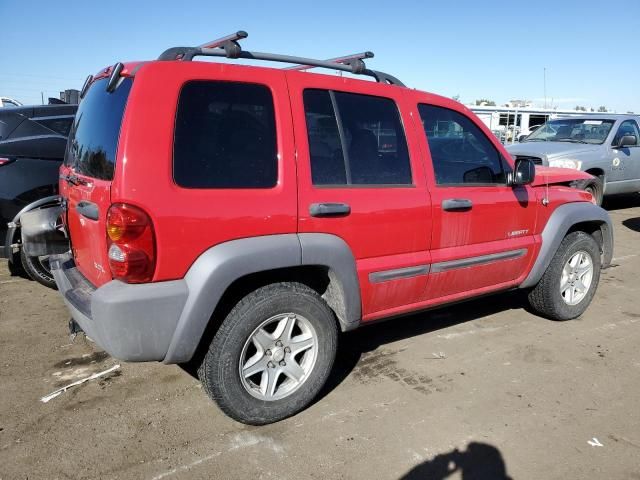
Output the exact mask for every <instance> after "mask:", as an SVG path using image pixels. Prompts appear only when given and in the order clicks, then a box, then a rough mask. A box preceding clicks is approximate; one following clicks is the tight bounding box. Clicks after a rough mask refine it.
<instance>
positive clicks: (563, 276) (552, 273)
mask: <svg viewBox="0 0 640 480" xmlns="http://www.w3.org/2000/svg"><path fill="white" fill-rule="evenodd" d="M600 267H601V265H600V247H599V246H598V243H597V242H596V241H595V239H594V238H593V237H592V236H591V235H589V234H588V233H585V232H573V233H570V234H569V235H567V236H566V237H565V238H564V240H562V243H561V244H560V247H558V251H557V252H556V254H555V255H554V257H553V259H552V260H551V263H550V264H549V267H547V270H546V272H545V273H544V275H543V276H542V278H541V279H540V281H539V282H538V284H537V285H536V286H535V287H534V289H533V290H531V292H530V293H529V303H530V304H531V306H532V308H533V309H534V310H535V311H536V312H538V313H540V314H541V315H543V316H545V317H548V318H551V319H553V320H570V319H573V318H576V317H579V316H580V315H582V313H584V311H585V310H586V309H587V307H588V306H589V304H590V303H591V300H592V299H593V296H594V294H595V292H596V289H597V288H598V282H599V280H600Z"/></svg>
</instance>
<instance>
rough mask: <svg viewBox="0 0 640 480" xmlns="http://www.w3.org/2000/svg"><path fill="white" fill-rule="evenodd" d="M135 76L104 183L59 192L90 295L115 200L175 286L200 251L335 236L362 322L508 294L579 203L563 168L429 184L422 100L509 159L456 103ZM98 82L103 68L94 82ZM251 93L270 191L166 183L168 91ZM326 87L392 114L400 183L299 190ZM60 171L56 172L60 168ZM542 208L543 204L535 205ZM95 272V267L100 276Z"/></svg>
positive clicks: (166, 69) (204, 73)
mask: <svg viewBox="0 0 640 480" xmlns="http://www.w3.org/2000/svg"><path fill="white" fill-rule="evenodd" d="M137 67H139V68H138V70H137V71H136V72H135V80H134V82H133V87H132V89H131V93H130V95H129V100H128V104H127V108H126V111H125V115H124V118H123V122H122V127H121V134H120V141H119V145H118V152H117V163H116V169H115V176H114V180H113V181H112V182H103V181H98V180H93V179H89V178H87V179H86V180H87V181H88V182H89V185H88V186H83V185H79V186H74V187H71V188H70V187H69V186H68V185H67V184H66V182H61V188H60V191H61V193H62V195H63V196H65V197H67V199H68V201H69V214H68V217H69V218H68V223H69V229H70V232H71V239H72V243H73V252H74V255H75V257H76V262H77V264H78V266H79V268H80V270H81V271H82V272H83V273H84V274H85V276H87V278H88V279H89V280H90V281H91V282H93V283H94V284H96V285H102V284H104V283H105V282H107V281H109V280H111V278H112V277H111V272H110V271H109V263H108V260H107V249H108V241H107V234H106V212H107V211H108V209H109V207H110V206H111V205H113V204H117V203H126V204H129V205H132V206H134V207H138V208H140V209H141V210H142V211H144V212H145V213H146V214H148V215H149V218H150V219H151V222H152V224H153V232H154V234H155V245H156V250H155V271H154V273H153V281H163V280H170V279H177V278H182V277H184V275H185V274H186V272H187V271H188V269H189V267H190V266H191V265H192V264H193V262H194V261H195V260H196V259H197V258H198V256H199V255H201V254H202V253H203V252H204V251H206V250H207V249H209V248H211V247H212V246H215V245H218V244H220V243H222V242H226V241H229V240H234V239H239V238H246V237H252V236H260V235H272V234H283V233H295V232H321V233H330V234H333V235H336V236H338V237H340V238H342V239H343V240H344V241H345V242H346V243H347V244H348V245H349V247H350V248H351V250H352V252H353V254H354V257H355V259H356V265H357V270H358V278H359V280H360V287H361V292H362V303H363V305H362V307H363V318H364V320H374V319H377V318H381V317H384V316H388V315H393V314H399V313H406V312H409V311H413V310H417V309H421V308H425V307H429V306H433V305H437V304H441V303H445V302H449V301H454V300H460V299H462V298H466V297H471V296H475V295H478V294H482V293H486V292H490V291H494V290H500V289H504V288H509V287H513V286H517V285H518V283H519V282H521V281H522V280H523V279H524V278H525V277H526V275H527V274H528V272H529V270H530V268H531V266H532V264H533V262H534V260H535V257H536V255H537V252H538V251H539V247H540V232H541V231H542V228H544V225H545V223H546V221H547V219H548V217H549V215H550V214H551V212H552V211H553V210H554V209H555V208H556V207H557V206H558V205H561V204H563V203H567V202H577V201H590V198H589V194H587V193H585V192H581V191H578V190H575V189H572V188H569V187H566V186H561V185H557V184H559V183H568V182H570V181H571V180H575V179H579V178H585V175H586V174H583V173H582V172H578V171H574V170H566V169H554V168H544V167H538V168H537V178H536V182H534V184H533V185H530V186H525V187H518V188H512V187H509V186H506V185H505V186H490V187H478V186H460V187H444V186H438V185H436V184H435V181H434V173H433V168H432V165H431V157H430V153H429V147H428V142H427V139H426V136H425V134H424V130H423V128H422V125H421V122H420V116H419V114H418V108H417V107H418V104H420V103H426V104H433V105H438V106H442V107H446V108H450V109H453V110H456V111H458V112H460V113H462V114H464V115H466V116H468V117H470V118H471V119H472V121H474V122H475V124H476V125H477V126H478V127H479V128H480V129H481V130H482V131H483V132H484V133H485V135H486V136H487V137H488V138H489V139H490V140H491V142H493V144H494V145H495V148H496V149H498V151H499V152H500V153H501V154H502V156H503V158H504V160H505V162H506V163H507V164H509V165H511V166H513V160H512V158H511V156H510V155H509V154H508V153H507V152H506V150H505V149H504V147H503V146H502V145H501V144H500V143H499V142H498V141H497V139H495V137H494V136H493V135H492V134H491V132H490V131H489V130H488V129H487V128H486V126H485V125H484V124H483V123H482V122H481V121H480V120H478V119H477V117H475V115H473V114H472V113H471V112H470V111H469V110H468V109H467V108H466V107H464V106H462V105H460V104H459V103H457V102H454V101H453V100H451V99H447V98H444V97H440V96H437V95H432V94H428V93H423V92H418V91H415V90H409V89H406V88H401V87H396V86H389V85H383V84H378V83H374V82H370V81H362V80H357V79H352V78H347V77H337V76H329V75H321V74H315V73H309V72H297V71H284V70H279V69H273V68H264V67H249V66H240V65H230V64H221V63H212V62H197V61H196V62H179V61H172V62H147V63H144V64H142V65H140V63H128V64H126V65H125V69H124V71H123V74H124V75H130V74H131V73H132V71H133V70H134V69H135V68H137ZM109 74H110V68H109V69H106V70H103V71H101V72H100V73H99V74H98V76H97V77H104V76H108V75H109ZM208 79H210V80H228V81H237V82H250V83H260V84H263V85H266V86H268V87H269V88H270V90H271V92H272V95H273V99H274V103H275V117H276V126H277V143H278V158H279V164H278V172H279V173H278V183H277V186H276V187H275V188H273V189H260V190H246V189H243V190H229V189H225V190H214V189H185V188H181V187H178V186H177V185H176V184H175V183H174V181H173V178H172V149H173V129H174V119H175V114H176V108H177V100H178V95H179V92H180V89H181V87H182V86H183V85H184V84H185V82H187V81H190V80H208ZM306 88H320V89H332V90H337V91H347V92H352V93H360V94H367V95H376V96H382V97H386V98H390V99H392V100H393V101H394V102H395V103H396V104H397V106H398V109H399V112H400V114H401V116H402V120H403V124H404V128H405V133H406V138H407V143H408V150H409V155H410V160H411V168H412V172H413V185H411V186H406V187H397V188H396V187H394V188H381V187H376V186H368V187H359V188H346V187H345V188H326V187H325V188H318V187H315V186H313V185H312V183H311V170H310V161H309V151H308V150H309V146H308V141H307V132H306V122H305V112H304V108H303V101H302V92H303V90H304V89H306ZM62 173H68V168H67V167H62ZM450 198H466V199H469V200H471V201H472V202H473V208H472V209H471V210H469V211H465V212H447V211H444V210H443V209H442V208H441V205H442V202H443V200H446V199H450ZM543 198H548V199H549V205H548V206H543V202H542V199H543ZM83 199H84V200H90V201H93V202H94V203H97V204H98V205H99V207H100V212H101V217H100V219H99V220H98V221H88V220H86V219H84V218H82V219H81V218H79V216H78V214H77V213H76V212H75V206H76V205H77V203H78V202H79V201H80V200H83ZM320 202H340V203H347V204H349V205H350V206H351V214H350V215H348V216H345V217H340V218H317V217H311V216H310V214H309V206H310V205H311V204H312V203H320ZM519 249H524V250H526V254H525V255H523V256H521V257H518V258H514V259H508V260H502V261H498V262H493V263H488V264H483V265H476V266H471V267H467V268H459V269H456V270H451V271H447V272H441V273H431V274H423V275H418V276H415V277H411V278H404V279H397V280H392V281H387V282H381V283H371V282H370V281H369V275H370V274H371V273H375V272H380V271H385V270H393V269H400V268H405V267H412V266H417V265H429V264H436V263H439V262H448V261H453V260H459V259H463V258H468V257H474V256H482V255H490V254H495V253H501V252H508V251H512V250H519ZM103 270H104V271H103Z"/></svg>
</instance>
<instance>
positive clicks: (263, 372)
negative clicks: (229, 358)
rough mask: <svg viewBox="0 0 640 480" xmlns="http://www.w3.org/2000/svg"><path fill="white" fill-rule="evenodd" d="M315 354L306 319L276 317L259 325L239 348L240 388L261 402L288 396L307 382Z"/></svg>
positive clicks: (313, 334)
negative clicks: (240, 350) (240, 349)
mask: <svg viewBox="0 0 640 480" xmlns="http://www.w3.org/2000/svg"><path fill="white" fill-rule="evenodd" d="M317 353H318V340H317V335H316V331H315V329H314V328H313V326H312V325H311V322H309V320H307V319H306V318H305V317H303V316H301V315H297V314H294V313H282V314H280V315H275V316H273V317H271V318H269V319H267V320H265V321H264V322H262V323H261V324H260V326H258V328H256V329H255V330H254V331H253V333H251V335H249V338H248V339H247V341H246V342H245V344H244V347H243V348H242V354H241V355H240V362H239V369H240V380H241V381H242V386H243V387H244V388H245V389H246V390H247V392H248V393H249V394H251V395H252V396H254V397H256V398H259V399H260V400H266V401H274V400H279V399H281V398H284V397H287V396H289V395H291V394H292V393H293V392H295V391H296V390H297V389H298V388H300V387H301V386H302V384H303V383H304V382H306V381H307V379H308V378H309V375H310V373H311V371H312V370H313V367H314V366H315V363H316V357H317Z"/></svg>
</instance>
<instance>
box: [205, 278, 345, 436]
mask: <svg viewBox="0 0 640 480" xmlns="http://www.w3.org/2000/svg"><path fill="white" fill-rule="evenodd" d="M337 336H338V330H337V325H336V320H335V317H334V314H333V312H332V311H331V309H330V308H329V307H328V306H327V304H326V303H325V302H324V300H323V299H322V298H321V297H320V296H319V295H318V294H317V293H316V292H315V291H313V290H311V289H310V288H309V287H307V286H305V285H302V284H299V283H277V284H273V285H268V286H266V287H262V288H260V289H258V290H256V291H254V292H252V293H250V294H249V295H247V296H246V297H245V298H244V299H242V300H241V301H240V302H239V303H238V304H237V305H236V306H235V307H234V308H233V310H232V311H231V313H229V315H228V316H227V318H225V320H224V321H223V322H222V325H221V326H220V328H219V330H218V331H217V333H216V335H215V336H214V338H213V341H212V342H211V346H210V347H209V350H208V352H207V354H206V355H205V357H204V360H203V362H202V364H201V365H200V368H199V369H198V376H199V378H200V381H201V382H202V384H203V386H204V388H205V390H206V391H207V393H208V394H209V396H210V397H211V398H212V399H213V400H214V401H215V402H216V403H217V404H218V406H219V407H220V408H221V409H222V411H224V412H225V413H226V414H227V415H229V416H230V417H231V418H233V419H235V420H237V421H239V422H242V423H246V424H250V425H264V424H267V423H273V422H277V421H279V420H282V419H284V418H287V417H289V416H291V415H294V414H296V413H298V412H299V411H300V410H302V409H303V408H305V407H306V406H307V405H308V404H309V403H311V401H312V400H313V399H314V397H315V396H316V395H317V394H318V393H319V391H320V390H321V388H322V387H323V385H324V384H325V382H326V380H327V378H328V376H329V373H330V371H331V367H332V366H333V361H334V358H335V355H336V348H337Z"/></svg>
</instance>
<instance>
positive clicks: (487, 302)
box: [316, 291, 527, 401]
mask: <svg viewBox="0 0 640 480" xmlns="http://www.w3.org/2000/svg"><path fill="white" fill-rule="evenodd" d="M526 306H527V302H526V298H525V296H524V294H523V292H521V291H512V292H506V293H501V294H496V295H491V296H487V297H481V298H478V299H474V300H471V301H468V302H464V303H459V304H457V305H447V306H446V308H442V309H437V310H431V311H428V312H422V313H418V314H413V315H407V316H405V317H401V318H392V319H389V320H385V321H382V322H378V323H375V324H371V325H365V326H363V327H362V328H359V329H357V330H354V331H351V332H347V333H345V334H342V335H341V336H340V343H339V348H338V354H337V357H336V360H335V363H334V366H333V369H332V372H331V376H330V377H329V380H328V382H327V384H326V385H325V388H324V389H323V391H322V393H321V394H320V395H319V396H318V397H317V398H316V401H319V400H320V399H322V398H323V397H324V396H325V395H327V394H328V393H329V392H331V391H332V390H333V389H334V388H336V387H337V386H338V385H340V384H341V383H342V382H343V381H344V380H345V379H346V378H347V377H348V376H349V374H350V373H351V372H352V371H353V369H354V368H355V367H356V365H357V364H358V362H359V361H360V358H361V357H362V355H363V354H365V353H367V352H371V351H373V350H375V349H376V348H378V347H379V346H380V345H385V344H387V343H392V342H395V341H398V340H402V339H405V338H410V337H415V336H418V335H424V334H427V333H432V332H435V331H438V330H442V329H444V328H447V327H450V326H452V325H457V324H461V323H465V322H470V321H473V320H477V319H479V318H482V317H486V316H489V315H493V314H495V313H498V312H503V311H506V310H516V309H518V310H519V309H524V308H525V307H526Z"/></svg>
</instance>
